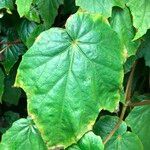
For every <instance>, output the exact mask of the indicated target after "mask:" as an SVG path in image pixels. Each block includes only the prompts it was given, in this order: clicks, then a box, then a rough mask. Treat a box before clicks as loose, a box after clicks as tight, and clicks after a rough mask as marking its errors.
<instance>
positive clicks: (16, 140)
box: [0, 118, 47, 150]
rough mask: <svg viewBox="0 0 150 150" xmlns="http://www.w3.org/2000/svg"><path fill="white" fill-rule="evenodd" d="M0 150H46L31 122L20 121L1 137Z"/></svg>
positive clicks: (26, 120) (29, 120) (27, 120)
mask: <svg viewBox="0 0 150 150" xmlns="http://www.w3.org/2000/svg"><path fill="white" fill-rule="evenodd" d="M0 149H1V150H46V149H47V148H46V146H45V144H44V142H43V140H42V138H41V135H40V133H39V131H38V129H37V127H36V126H35V125H34V123H33V121H32V120H31V119H30V118H28V119H20V120H18V121H16V122H14V123H13V125H12V127H11V128H10V129H9V130H7V131H6V133H5V134H3V136H2V141H1V143H0Z"/></svg>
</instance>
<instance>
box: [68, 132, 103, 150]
mask: <svg viewBox="0 0 150 150" xmlns="http://www.w3.org/2000/svg"><path fill="white" fill-rule="evenodd" d="M67 150H104V145H103V143H102V140H101V138H100V136H97V135H95V134H94V133H93V132H88V133H86V134H85V135H84V136H83V137H82V138H81V139H80V140H79V141H78V143H77V144H74V145H72V146H70V147H69V148H67Z"/></svg>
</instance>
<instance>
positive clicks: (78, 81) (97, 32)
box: [16, 12, 124, 147]
mask: <svg viewBox="0 0 150 150" xmlns="http://www.w3.org/2000/svg"><path fill="white" fill-rule="evenodd" d="M112 39H113V40H112ZM123 55H124V54H123V48H122V45H121V44H120V41H119V38H118V36H117V34H116V33H115V32H114V31H113V30H112V29H111V28H110V26H109V25H108V24H107V23H106V22H105V20H104V19H103V18H102V17H100V16H99V15H97V16H94V15H90V14H87V13H81V12H78V13H77V14H75V15H72V16H71V17H70V18H69V19H68V21H67V23H66V29H60V28H51V29H50V30H48V31H45V32H43V33H42V34H41V35H40V36H39V37H38V38H37V40H36V41H35V43H34V45H33V46H32V47H31V48H30V49H29V50H28V52H27V53H26V54H25V55H24V57H23V60H22V62H21V65H20V67H19V70H18V75H17V80H16V85H17V86H21V87H22V88H23V89H24V90H25V92H26V93H27V97H28V111H29V114H30V115H31V116H32V118H33V119H34V121H35V123H36V125H37V126H38V128H39V130H40V131H41V133H42V136H43V138H44V140H45V141H46V142H47V144H48V146H49V147H53V146H64V147H67V146H69V145H70V144H72V143H74V142H77V141H78V140H79V139H80V138H81V137H82V136H83V134H84V133H85V132H87V131H88V130H90V129H91V128H92V125H93V124H94V122H95V119H96V117H97V115H98V113H99V110H100V109H102V108H104V109H108V110H110V111H113V110H114V109H115V108H116V106H117V105H118V102H119V100H120V90H121V89H122V80H123V68H122V64H123V61H124V56H123Z"/></svg>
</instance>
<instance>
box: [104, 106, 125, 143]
mask: <svg viewBox="0 0 150 150" xmlns="http://www.w3.org/2000/svg"><path fill="white" fill-rule="evenodd" d="M126 109H127V105H124V106H123V108H122V112H121V115H120V118H119V121H118V122H117V124H116V125H115V127H114V129H113V130H112V131H111V132H110V133H109V135H108V136H107V137H106V139H105V140H104V142H103V144H106V143H107V142H108V141H109V140H110V138H111V137H112V136H113V135H114V133H115V132H116V131H117V129H118V128H119V126H120V125H121V123H122V120H123V118H124V115H125V112H126Z"/></svg>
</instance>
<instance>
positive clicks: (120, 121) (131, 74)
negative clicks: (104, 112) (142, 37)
mask: <svg viewBox="0 0 150 150" xmlns="http://www.w3.org/2000/svg"><path fill="white" fill-rule="evenodd" d="M136 64H137V62H135V63H134V64H133V67H132V70H131V73H130V76H129V79H128V83H127V87H126V91H125V99H126V102H125V104H124V105H123V108H122V111H121V115H120V118H119V121H118V122H117V124H116V125H115V127H114V128H113V130H112V131H111V132H110V133H109V134H108V136H107V137H106V139H105V140H104V142H103V143H104V144H106V143H107V142H108V141H109V140H110V139H111V137H112V136H113V135H114V133H115V132H116V131H117V129H118V128H119V126H120V125H121V123H122V120H123V118H124V115H125V113H126V109H127V106H128V104H129V103H130V100H131V89H132V80H133V75H134V71H135V66H136Z"/></svg>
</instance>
